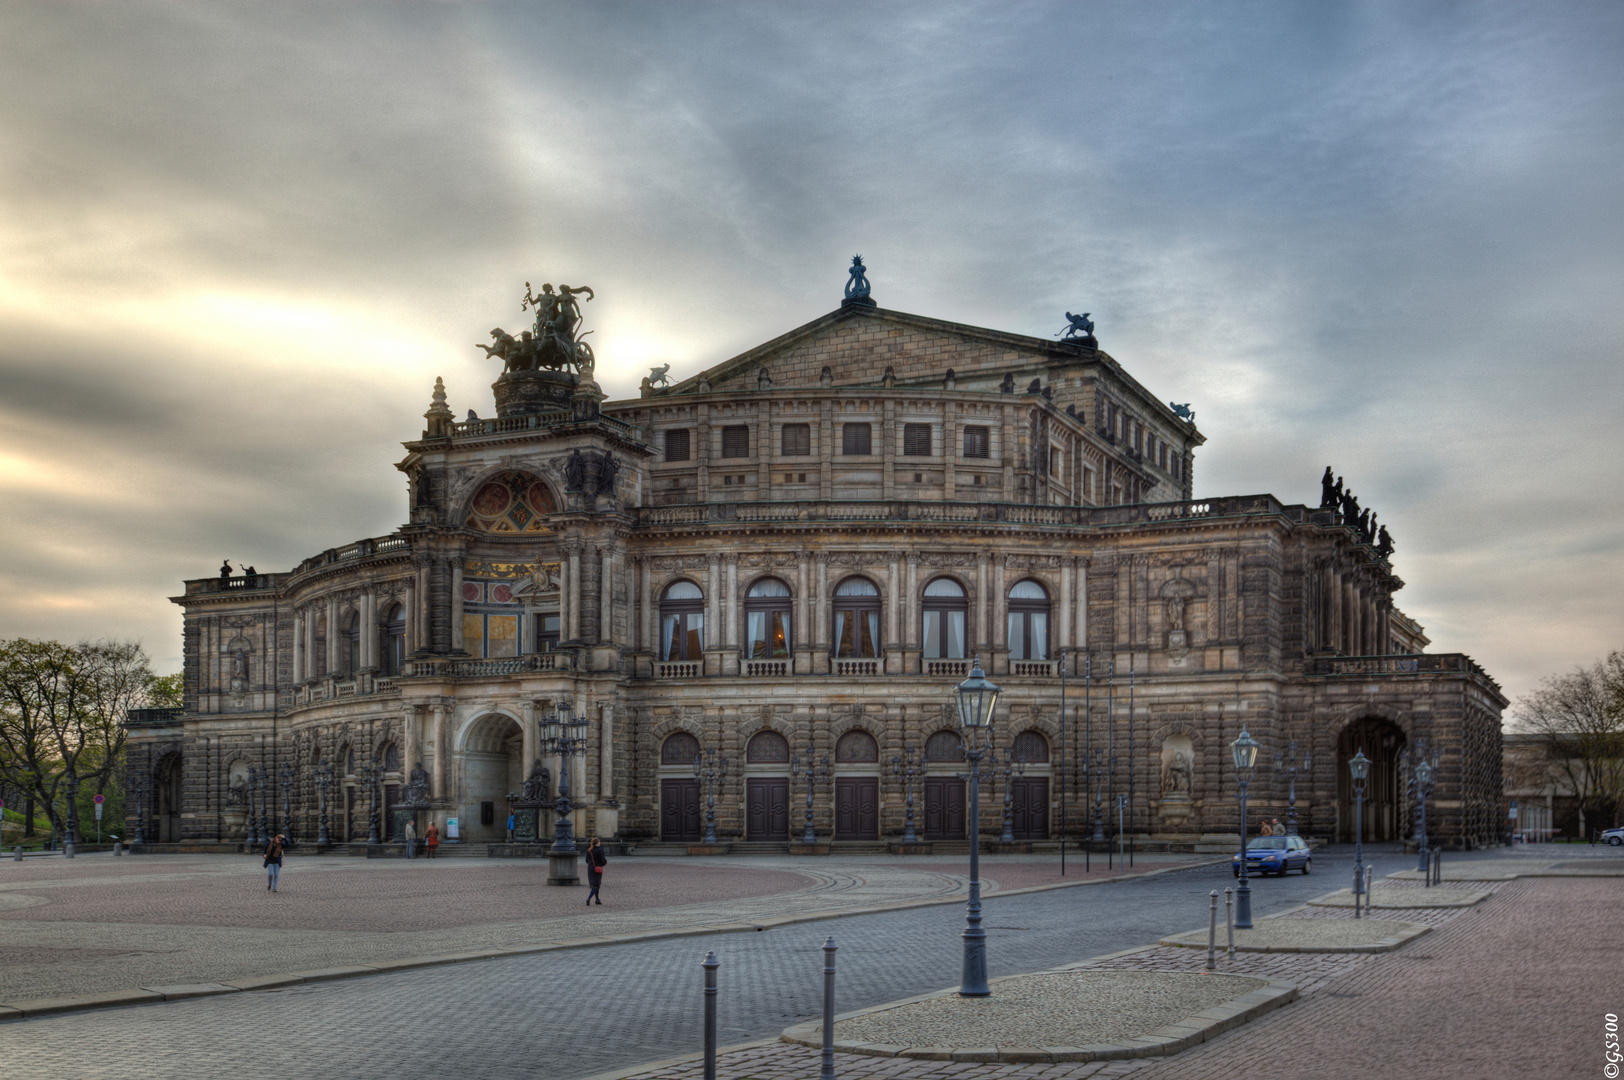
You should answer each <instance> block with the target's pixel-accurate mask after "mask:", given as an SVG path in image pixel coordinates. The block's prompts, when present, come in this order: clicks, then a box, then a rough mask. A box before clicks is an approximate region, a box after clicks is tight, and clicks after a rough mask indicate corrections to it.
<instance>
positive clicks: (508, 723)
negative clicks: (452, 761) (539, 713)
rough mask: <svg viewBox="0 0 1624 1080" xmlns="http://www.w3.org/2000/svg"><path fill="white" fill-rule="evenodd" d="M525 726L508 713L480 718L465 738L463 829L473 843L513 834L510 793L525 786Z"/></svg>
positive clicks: (462, 834) (459, 825) (460, 817)
mask: <svg viewBox="0 0 1624 1080" xmlns="http://www.w3.org/2000/svg"><path fill="white" fill-rule="evenodd" d="M524 777H525V767H524V732H523V730H522V729H521V728H520V727H519V722H518V721H517V720H515V719H513V718H512V717H511V716H506V715H504V714H502V713H491V714H489V715H487V716H482V717H480V718H479V719H478V720H476V721H474V723H473V726H472V727H470V728H469V729H468V734H467V736H466V737H464V739H463V742H462V779H463V783H462V799H461V801H460V805H459V806H458V808H457V833H458V836H459V838H460V839H462V840H466V841H468V842H469V843H471V844H493V843H499V842H501V841H504V840H506V839H507V818H508V798H509V796H516V795H518V794H519V793H520V792H521V791H523V790H524Z"/></svg>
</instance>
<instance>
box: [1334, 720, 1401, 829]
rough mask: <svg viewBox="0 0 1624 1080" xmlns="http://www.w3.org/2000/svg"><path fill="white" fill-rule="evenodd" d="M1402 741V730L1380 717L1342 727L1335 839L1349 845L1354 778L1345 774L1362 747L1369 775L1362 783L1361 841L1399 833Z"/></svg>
mask: <svg viewBox="0 0 1624 1080" xmlns="http://www.w3.org/2000/svg"><path fill="white" fill-rule="evenodd" d="M1404 743H1405V738H1404V732H1403V731H1402V730H1401V729H1400V728H1399V726H1398V725H1397V724H1395V723H1393V722H1392V721H1391V720H1385V719H1383V718H1382V717H1379V716H1366V717H1364V718H1362V719H1359V720H1355V721H1354V722H1353V723H1351V724H1349V725H1348V726H1347V727H1345V728H1343V729H1342V734H1341V736H1340V737H1339V738H1338V739H1337V743H1336V838H1337V840H1338V842H1340V843H1345V844H1351V843H1353V840H1354V835H1353V830H1354V817H1355V813H1354V811H1355V807H1354V798H1353V780H1352V778H1351V777H1350V776H1349V775H1348V762H1349V760H1351V759H1352V758H1353V756H1354V755H1355V754H1357V753H1358V752H1359V751H1361V750H1363V751H1364V753H1365V757H1367V758H1369V759H1370V762H1371V764H1370V778H1369V779H1368V780H1367V781H1366V783H1365V810H1364V840H1365V842H1366V843H1373V842H1378V841H1383V840H1397V839H1399V838H1400V837H1401V836H1402V834H1403V832H1404V822H1403V820H1402V818H1401V808H1402V803H1401V801H1400V796H1401V794H1402V786H1403V785H1402V783H1401V781H1400V779H1399V772H1398V755H1399V751H1400V750H1402V749H1404Z"/></svg>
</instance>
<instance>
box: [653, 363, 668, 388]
mask: <svg viewBox="0 0 1624 1080" xmlns="http://www.w3.org/2000/svg"><path fill="white" fill-rule="evenodd" d="M670 370H671V365H670V364H661V365H660V366H659V367H656V368H649V369H648V384H649V385H650V386H670V385H671V380H670V378H669V377H667V375H666V372H668V371H670Z"/></svg>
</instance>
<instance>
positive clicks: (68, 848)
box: [62, 840, 73, 859]
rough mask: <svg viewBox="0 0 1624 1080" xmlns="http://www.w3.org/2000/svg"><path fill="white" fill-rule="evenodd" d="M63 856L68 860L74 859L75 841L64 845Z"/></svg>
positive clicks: (69, 841)
mask: <svg viewBox="0 0 1624 1080" xmlns="http://www.w3.org/2000/svg"><path fill="white" fill-rule="evenodd" d="M62 855H63V857H64V858H68V859H71V858H73V841H72V840H68V841H66V842H64V843H63V845H62Z"/></svg>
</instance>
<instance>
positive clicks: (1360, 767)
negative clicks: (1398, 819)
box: [1348, 749, 1370, 915]
mask: <svg viewBox="0 0 1624 1080" xmlns="http://www.w3.org/2000/svg"><path fill="white" fill-rule="evenodd" d="M1348 773H1349V775H1350V776H1351V777H1352V778H1353V799H1354V811H1353V895H1354V897H1355V899H1356V900H1357V898H1358V897H1359V896H1360V895H1361V894H1362V893H1363V892H1364V891H1365V780H1366V778H1367V777H1369V776H1370V759H1369V758H1367V757H1365V752H1364V750H1363V749H1361V750H1360V751H1359V752H1358V753H1357V754H1355V755H1354V756H1353V757H1352V758H1351V759H1349V761H1348ZM1353 912H1354V914H1355V915H1357V914H1358V913H1359V908H1358V906H1357V904H1355V907H1354V909H1353Z"/></svg>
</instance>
